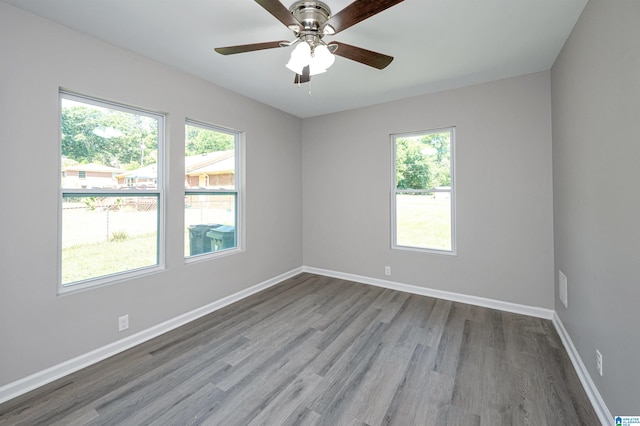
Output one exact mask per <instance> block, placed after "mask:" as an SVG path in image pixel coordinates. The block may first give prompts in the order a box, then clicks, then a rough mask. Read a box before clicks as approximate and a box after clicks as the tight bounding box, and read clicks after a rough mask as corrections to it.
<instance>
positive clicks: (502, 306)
mask: <svg viewBox="0 0 640 426" xmlns="http://www.w3.org/2000/svg"><path fill="white" fill-rule="evenodd" d="M302 270H303V272H308V273H311V274H318V275H326V276H328V277H333V278H340V279H343V280H347V281H355V282H358V283H362V284H370V285H374V286H377V287H383V288H388V289H391V290H398V291H404V292H407V293H413V294H419V295H421V296H429V297H436V298H438V299H444V300H451V301H453V302H461V303H467V304H469V305H476V306H482V307H484V308H491V309H498V310H501V311H506V312H513V313H515V314H522V315H529V316H532V317H537V318H544V319H552V318H553V314H554V311H553V310H551V309H545V308H538V307H535V306H527V305H520V304H517V303H511V302H503V301H501V300H494V299H487V298H484V297H478V296H469V295H466V294H461V293H453V292H450V291H443V290H436V289H432V288H426V287H419V286H415V285H410V284H402V283H397V282H394V281H387V280H381V279H378V278H370V277H364V276H361V275H354V274H347V273H344V272H336V271H331V270H327V269H320V268H313V267H310V266H303V267H302Z"/></svg>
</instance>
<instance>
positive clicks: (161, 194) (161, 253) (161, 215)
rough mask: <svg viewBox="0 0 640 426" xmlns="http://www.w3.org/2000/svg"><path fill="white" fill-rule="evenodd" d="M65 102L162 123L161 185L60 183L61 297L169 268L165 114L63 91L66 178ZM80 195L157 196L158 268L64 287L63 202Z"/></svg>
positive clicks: (74, 283)
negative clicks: (83, 186) (73, 185)
mask: <svg viewBox="0 0 640 426" xmlns="http://www.w3.org/2000/svg"><path fill="white" fill-rule="evenodd" d="M62 99H67V100H71V101H75V102H81V103H84V104H88V105H94V106H97V107H101V108H109V109H113V110H118V111H122V112H126V113H132V114H137V115H143V116H146V117H151V118H153V119H156V120H158V159H157V165H158V167H157V169H158V179H157V185H156V188H155V189H145V190H136V189H127V190H126V191H124V190H119V189H95V188H92V189H71V188H63V187H62V184H61V181H60V182H59V184H58V190H59V195H58V203H59V205H58V215H59V217H58V294H65V293H71V292H76V291H79V290H86V289H89V288H94V287H102V286H105V285H109V284H113V283H116V282H121V281H123V280H127V279H131V278H134V277H139V276H143V275H149V274H152V273H156V272H158V271H161V270H163V269H164V268H165V249H164V248H165V209H166V203H165V188H164V182H165V179H164V176H165V170H166V169H165V166H164V164H165V163H164V151H165V149H164V147H165V115H164V114H161V113H158V112H153V111H149V110H144V109H140V108H136V107H132V106H128V105H124V104H120V103H115V102H111V101H106V100H102V99H98V98H94V97H90V96H85V95H80V94H77V93H73V92H69V91H65V90H62V89H61V90H60V91H59V95H58V114H59V117H58V126H59V129H58V135H59V136H58V138H59V139H58V160H57V162H58V167H60V173H58V176H62V171H61V170H62V166H61V161H60V158H61V156H62V140H61V138H62ZM74 194H75V195H78V196H100V195H119V196H127V197H135V196H141V195H144V196H149V194H156V196H157V200H158V230H157V237H158V238H157V249H158V251H157V253H158V255H157V263H156V264H155V265H150V266H145V267H141V268H136V269H131V270H128V271H122V272H117V273H114V274H108V275H102V276H99V277H95V278H89V279H86V280H82V281H75V282H72V283H67V284H62V204H63V199H64V197H65V196H66V195H74Z"/></svg>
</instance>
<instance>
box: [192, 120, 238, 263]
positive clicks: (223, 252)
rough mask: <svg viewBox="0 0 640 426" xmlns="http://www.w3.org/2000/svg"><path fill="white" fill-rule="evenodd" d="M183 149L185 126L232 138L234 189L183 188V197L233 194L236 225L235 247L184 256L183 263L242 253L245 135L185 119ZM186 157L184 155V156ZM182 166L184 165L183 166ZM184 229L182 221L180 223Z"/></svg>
mask: <svg viewBox="0 0 640 426" xmlns="http://www.w3.org/2000/svg"><path fill="white" fill-rule="evenodd" d="M184 124H185V128H184V130H185V147H186V144H187V140H186V126H196V127H200V128H203V129H207V130H211V131H214V132H220V133H226V134H229V135H232V136H234V140H235V144H234V157H235V158H234V159H235V171H234V179H235V185H234V186H235V189H219V188H216V189H203V188H197V189H189V188H184V195H185V196H187V195H190V194H191V195H200V194H201V195H208V194H210V195H216V194H235V195H236V206H235V207H236V225H235V237H236V246H235V247H233V248H230V249H226V250H219V251H211V252H207V253H202V254H196V255H192V256H186V255H185V256H184V261H185V263H193V262H201V261H204V260H210V259H212V258H219V257H224V256H229V255H233V254H237V253H240V252H243V251H244V241H245V240H244V229H245V216H244V204H245V197H244V194H245V191H244V176H245V175H244V170H245V159H244V148H245V134H244V133H243V132H240V131H237V130H233V129H229V128H226V127H222V126H218V125H215V124H209V123H205V122H202V121H197V120H192V119H189V118H187V119H185V123H184ZM185 155H186V154H185ZM183 166H184V165H183ZM182 226H183V228H184V226H185V224H184V220H183V223H182Z"/></svg>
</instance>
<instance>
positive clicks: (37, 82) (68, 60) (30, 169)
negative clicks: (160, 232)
mask: <svg viewBox="0 0 640 426" xmlns="http://www.w3.org/2000/svg"><path fill="white" fill-rule="evenodd" d="M0 58H1V59H0V61H1V64H2V65H1V66H0V145H1V146H0V152H1V153H2V154H1V157H0V158H1V159H0V163H1V167H0V184H1V185H2V186H1V187H2V201H1V205H2V206H1V208H0V248H1V256H0V281H1V285H0V337H1V341H0V386H2V385H4V384H7V383H9V382H12V381H14V380H17V379H19V378H22V377H25V376H27V375H29V374H31V373H34V372H37V371H40V370H43V369H45V368H47V367H50V366H52V365H56V364H58V363H60V362H62V361H65V360H68V359H71V358H73V357H75V356H78V355H80V354H84V353H87V352H89V351H91V350H93V349H96V348H99V347H102V346H104V345H106V344H109V343H111V342H114V341H116V340H118V339H121V338H122V337H124V336H126V335H129V334H132V333H136V332H139V331H141V330H144V329H146V328H148V327H151V326H153V325H156V324H159V323H161V322H163V321H166V320H168V319H171V318H174V317H176V316H178V315H180V314H182V313H185V312H189V311H191V310H193V309H195V308H198V307H201V306H203V305H206V304H207V303H210V302H213V301H215V300H218V299H220V298H222V297H224V296H227V295H230V294H233V293H236V292H238V291H240V290H242V289H245V288H247V287H250V286H252V285H255V284H258V283H260V282H262V281H264V280H267V279H270V278H273V277H275V276H277V275H279V274H281V273H284V272H287V271H290V270H292V269H294V268H297V267H300V266H301V265H302V254H301V253H302V246H301V240H302V237H301V227H302V198H301V197H302V195H301V190H302V184H301V168H302V166H301V143H300V138H301V132H302V120H300V119H299V118H296V117H293V116H291V115H288V114H285V113H283V112H280V111H277V110H275V109H272V108H269V107H267V106H264V105H262V104H260V103H257V102H255V101H252V100H249V99H247V98H244V97H241V96H239V95H236V94H233V93H231V92H228V91H226V90H223V89H221V88H219V87H216V86H213V85H211V84H208V83H205V82H204V81H201V80H198V79H196V78H193V77H190V76H188V75H185V74H184V73H181V72H178V71H176V70H174V69H171V68H168V67H165V66H163V65H160V64H158V63H155V62H152V61H150V60H147V59H145V58H142V57H140V56H137V55H134V54H132V53H130V52H127V51H124V50H122V49H119V48H116V47H114V46H112V45H109V44H106V43H103V42H100V41H98V40H96V39H93V38H90V37H87V36H84V35H81V34H80V33H77V32H75V31H72V30H69V29H67V28H65V27H62V26H59V25H57V24H54V23H52V22H49V21H45V20H42V19H40V18H37V17H35V16H34V15H31V14H28V13H26V12H23V11H20V10H18V9H15V8H13V7H10V6H7V5H6V4H4V3H0ZM59 87H64V88H66V89H70V90H73V91H77V92H79V93H84V94H88V95H92V96H95V97H99V98H104V99H109V100H114V101H118V102H122V103H125V104H130V105H134V106H139V107H142V108H147V109H151V110H155V111H164V112H167V113H168V116H167V130H168V135H169V138H168V139H169V140H168V161H169V166H170V167H169V182H168V192H167V194H168V198H167V201H168V203H167V216H166V217H167V220H168V221H167V233H166V246H167V248H168V250H167V256H166V270H164V271H162V272H160V273H157V274H154V275H151V276H147V277H143V278H136V279H131V280H128V281H126V282H121V283H118V284H114V285H110V286H107V287H102V288H96V289H92V290H89V291H85V292H80V293H75V294H70V295H65V296H57V295H56V284H57V282H56V280H57V279H56V277H57V244H58V243H57V241H58V236H57V229H58V214H59V213H58V186H59V151H58V145H59V139H58V132H59V130H58V120H59V118H58V88H59ZM185 117H189V118H191V119H196V120H200V121H204V122H209V123H213V124H219V125H222V126H226V127H229V128H233V129H237V130H240V131H244V132H246V212H247V214H246V251H245V252H244V253H241V254H237V255H233V256H227V257H224V258H220V259H217V260H211V261H204V262H199V263H192V264H189V265H185V264H184V260H183V247H184V245H183V228H182V226H183V225H182V224H183V209H184V206H183V203H184V200H183V196H182V195H181V193H182V192H181V191H182V190H183V186H184V178H183V176H184V175H183V168H184V159H183V156H184V135H183V133H184V119H185ZM285 230H286V232H285ZM274 242H278V243H277V246H274ZM125 313H128V314H129V316H130V329H129V330H128V331H127V332H125V333H118V331H117V317H118V316H120V315H123V314H125Z"/></svg>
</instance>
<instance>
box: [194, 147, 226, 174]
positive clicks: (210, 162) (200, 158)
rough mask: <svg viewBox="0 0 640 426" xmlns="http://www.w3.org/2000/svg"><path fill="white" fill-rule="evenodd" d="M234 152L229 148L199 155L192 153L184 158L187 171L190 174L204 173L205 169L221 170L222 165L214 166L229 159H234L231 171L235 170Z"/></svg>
mask: <svg viewBox="0 0 640 426" xmlns="http://www.w3.org/2000/svg"><path fill="white" fill-rule="evenodd" d="M233 154H234V152H233V150H227V151H215V152H207V153H204V154H198V155H190V156H188V157H185V158H184V168H185V173H186V174H188V175H190V174H198V173H204V171H203V169H208V170H212V171H213V170H215V171H218V172H219V171H220V170H222V169H220V167H222V166H214V165H218V164H219V163H221V162H222V161H224V160H229V159H231V160H232V161H231V167H230V168H229V171H233V169H234V167H233V164H234V162H233V158H234V155H233Z"/></svg>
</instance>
